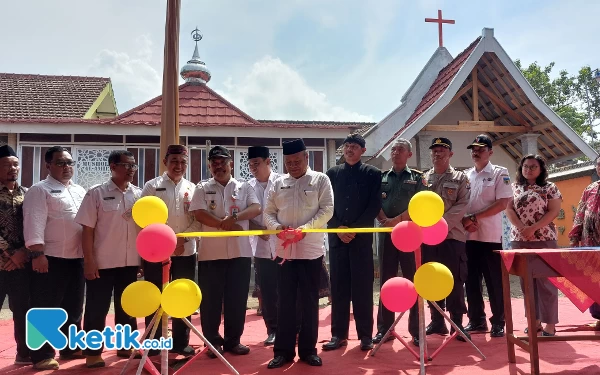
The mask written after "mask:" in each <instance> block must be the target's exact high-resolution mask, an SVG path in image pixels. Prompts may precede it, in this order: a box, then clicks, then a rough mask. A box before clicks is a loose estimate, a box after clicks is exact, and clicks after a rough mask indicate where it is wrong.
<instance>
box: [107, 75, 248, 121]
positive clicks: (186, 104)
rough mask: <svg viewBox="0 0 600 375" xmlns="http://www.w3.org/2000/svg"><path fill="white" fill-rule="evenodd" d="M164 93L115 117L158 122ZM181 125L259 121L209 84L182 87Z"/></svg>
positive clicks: (180, 89)
mask: <svg viewBox="0 0 600 375" xmlns="http://www.w3.org/2000/svg"><path fill="white" fill-rule="evenodd" d="M161 109H162V95H160V96H157V97H156V98H154V99H152V100H150V101H148V102H146V103H144V104H142V105H139V106H138V107H136V108H133V109H131V110H129V111H127V112H125V113H123V114H122V115H120V116H118V117H117V118H116V119H114V122H115V123H117V124H138V123H139V124H146V125H158V124H160V119H161ZM179 124H180V125H190V126H231V125H233V126H255V125H257V124H258V122H257V121H256V120H254V119H253V118H252V117H250V116H248V115H247V114H245V113H244V112H242V110H240V109H239V108H237V107H236V106H234V105H233V104H231V103H230V102H228V101H227V100H226V99H225V98H223V97H222V96H221V95H219V94H217V93H216V92H215V91H213V90H212V89H211V88H210V87H208V86H206V85H197V84H189V83H185V84H183V85H181V86H179Z"/></svg>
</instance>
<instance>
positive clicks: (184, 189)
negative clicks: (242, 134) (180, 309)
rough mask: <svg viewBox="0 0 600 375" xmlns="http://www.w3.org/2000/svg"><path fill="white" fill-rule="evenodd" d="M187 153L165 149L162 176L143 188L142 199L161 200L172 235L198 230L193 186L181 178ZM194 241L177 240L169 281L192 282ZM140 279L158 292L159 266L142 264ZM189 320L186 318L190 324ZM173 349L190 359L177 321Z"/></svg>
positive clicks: (178, 147)
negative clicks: (142, 271)
mask: <svg viewBox="0 0 600 375" xmlns="http://www.w3.org/2000/svg"><path fill="white" fill-rule="evenodd" d="M188 157H189V153H188V149H187V147H185V146H182V145H169V146H168V147H167V154H166V155H165V158H164V159H163V164H164V165H165V167H166V168H167V170H166V172H164V173H163V175H162V176H159V177H156V178H155V179H152V180H150V181H148V182H147V183H146V185H144V189H143V190H142V197H145V196H156V197H159V198H160V199H162V200H163V201H164V202H165V204H166V205H167V208H168V210H169V219H168V220H167V225H168V226H170V227H171V228H172V229H173V231H174V232H175V233H184V232H198V231H200V230H201V229H202V228H201V227H202V226H201V224H200V223H199V222H198V221H197V220H196V218H195V217H194V215H193V214H192V213H191V212H190V211H189V208H190V204H191V202H192V196H193V194H194V189H195V185H194V184H193V183H191V182H190V181H188V180H186V179H185V178H184V177H183V176H184V174H185V172H186V170H187V166H188ZM196 243H197V240H196V238H193V237H185V238H184V237H179V238H177V247H176V248H175V251H174V252H173V255H172V256H171V267H170V271H171V278H172V279H173V280H177V279H189V280H195V279H196V262H197V261H196V259H197V256H196ZM142 262H143V266H144V279H145V280H146V281H150V282H151V283H153V284H154V285H156V286H157V287H158V289H159V290H162V285H163V279H162V269H163V267H164V265H163V263H162V262H157V263H151V262H148V261H145V260H144V261H142ZM190 319H191V317H188V320H190ZM151 321H152V316H148V317H146V326H148V325H149V324H150V322H151ZM172 328H173V349H172V350H171V352H174V353H178V354H181V355H183V356H191V355H193V354H194V349H193V348H192V347H191V346H190V345H189V343H190V329H189V327H188V326H187V325H186V324H185V323H184V322H183V321H182V320H181V319H175V318H174V319H173V327H172ZM160 336H161V332H160V330H157V331H156V337H155V338H156V339H158V338H160ZM159 353H160V351H158V350H151V351H150V355H158V354H159Z"/></svg>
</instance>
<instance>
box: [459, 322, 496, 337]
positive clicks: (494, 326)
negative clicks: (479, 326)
mask: <svg viewBox="0 0 600 375" xmlns="http://www.w3.org/2000/svg"><path fill="white" fill-rule="evenodd" d="M465 329H466V328H465ZM490 336H492V337H504V327H503V326H501V325H500V324H492V330H491V331H490Z"/></svg>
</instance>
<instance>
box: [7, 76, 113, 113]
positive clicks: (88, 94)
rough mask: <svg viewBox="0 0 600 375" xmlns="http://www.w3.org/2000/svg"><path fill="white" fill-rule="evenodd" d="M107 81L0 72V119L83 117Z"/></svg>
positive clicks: (98, 78) (103, 79)
mask: <svg viewBox="0 0 600 375" xmlns="http://www.w3.org/2000/svg"><path fill="white" fill-rule="evenodd" d="M109 83H110V78H100V77H74V76H47V75H37V74H13V73H0V118H13V119H29V118H82V117H83V116H84V115H85V114H86V112H87V111H88V110H89V109H90V107H91V106H92V104H94V101H95V100H96V99H97V98H98V96H99V95H100V93H101V92H102V90H104V87H106V85H107V84H109Z"/></svg>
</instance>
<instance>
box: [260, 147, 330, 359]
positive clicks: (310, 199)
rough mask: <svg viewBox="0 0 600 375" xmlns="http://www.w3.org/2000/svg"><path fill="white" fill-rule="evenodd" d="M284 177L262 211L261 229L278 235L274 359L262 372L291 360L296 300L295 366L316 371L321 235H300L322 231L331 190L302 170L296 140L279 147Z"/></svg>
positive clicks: (323, 178) (304, 161) (302, 151)
mask: <svg viewBox="0 0 600 375" xmlns="http://www.w3.org/2000/svg"><path fill="white" fill-rule="evenodd" d="M283 155H284V163H285V167H286V169H287V172H288V173H287V174H286V175H284V176H282V177H280V178H278V179H277V180H276V181H275V183H274V184H273V186H272V188H271V189H270V191H269V194H268V198H267V204H266V206H265V209H264V213H263V215H264V222H265V226H266V227H267V229H271V230H274V229H277V230H283V232H281V233H280V234H279V235H278V237H279V238H280V239H282V240H283V243H281V244H280V245H279V246H277V261H278V262H279V263H280V266H279V268H278V270H277V287H278V289H279V301H278V306H277V319H278V322H277V334H276V337H275V346H274V349H273V351H274V358H273V359H272V360H271V361H270V362H269V364H268V366H267V367H268V368H278V367H282V366H283V365H284V364H285V363H287V362H291V361H293V359H294V357H295V356H296V351H295V342H296V296H297V294H298V293H300V298H301V300H302V304H301V305H302V328H301V330H300V334H299V338H298V355H299V357H300V360H301V361H303V362H306V363H308V364H309V365H310V366H321V365H322V361H321V358H320V357H319V356H317V349H316V345H317V336H318V329H319V281H320V273H321V267H322V262H323V256H324V255H325V246H324V243H325V236H324V234H322V233H302V230H303V229H317V228H324V227H325V226H326V225H327V222H328V221H329V220H330V219H331V217H332V216H333V189H332V187H331V182H330V181H329V178H328V177H327V175H325V174H324V173H321V172H315V171H313V170H311V169H310V168H309V166H308V152H307V151H306V146H305V145H304V141H303V140H302V139H296V140H293V141H288V142H283Z"/></svg>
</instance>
